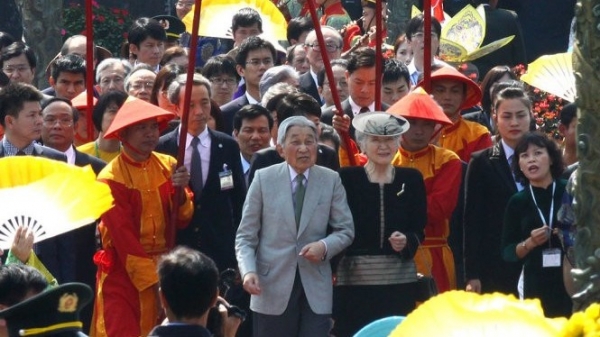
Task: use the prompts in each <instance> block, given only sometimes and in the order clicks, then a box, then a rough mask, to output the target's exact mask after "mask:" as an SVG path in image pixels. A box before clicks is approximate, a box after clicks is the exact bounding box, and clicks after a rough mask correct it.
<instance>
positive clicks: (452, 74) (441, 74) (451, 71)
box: [417, 67, 482, 110]
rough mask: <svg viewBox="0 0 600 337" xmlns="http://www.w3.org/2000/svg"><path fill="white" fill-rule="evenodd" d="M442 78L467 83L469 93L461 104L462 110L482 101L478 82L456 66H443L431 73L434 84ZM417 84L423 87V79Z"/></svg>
mask: <svg viewBox="0 0 600 337" xmlns="http://www.w3.org/2000/svg"><path fill="white" fill-rule="evenodd" d="M441 80H451V81H458V82H463V83H464V84H465V87H466V90H467V94H466V95H465V99H464V100H463V102H462V104H461V106H460V110H463V109H467V108H470V107H473V106H475V105H477V104H479V102H481V97H482V94H481V89H480V88H479V86H478V85H477V83H475V82H473V81H472V80H471V79H470V78H468V77H467V76H465V75H463V73H461V72H460V71H458V70H456V69H455V68H454V67H441V68H440V69H438V70H436V71H434V72H433V73H431V83H432V85H433V83H434V82H435V81H441ZM417 86H420V87H422V86H423V81H421V82H419V83H418V84H417Z"/></svg>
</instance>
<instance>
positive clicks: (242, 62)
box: [221, 36, 277, 136]
mask: <svg viewBox="0 0 600 337" xmlns="http://www.w3.org/2000/svg"><path fill="white" fill-rule="evenodd" d="M276 58H277V53H276V52H275V47H273V45H272V44H271V43H270V42H269V41H266V40H263V39H262V38H260V37H258V36H251V37H249V38H247V39H245V40H244V42H242V44H241V45H240V47H239V52H238V54H237V56H236V57H235V62H236V63H237V65H236V70H237V72H238V74H239V75H240V76H241V77H243V78H244V82H245V85H246V92H245V93H244V95H242V96H240V97H238V98H236V99H234V100H233V101H231V102H229V103H227V104H225V105H223V106H222V107H221V113H222V115H223V119H224V120H225V130H224V133H225V134H227V135H228V136H231V134H232V132H233V116H234V115H235V113H236V112H237V111H238V110H239V109H241V108H242V107H243V106H244V105H247V104H259V103H260V89H259V83H260V79H261V78H262V75H263V74H264V73H265V71H267V69H269V68H271V67H272V66H273V65H274V64H275V59H276Z"/></svg>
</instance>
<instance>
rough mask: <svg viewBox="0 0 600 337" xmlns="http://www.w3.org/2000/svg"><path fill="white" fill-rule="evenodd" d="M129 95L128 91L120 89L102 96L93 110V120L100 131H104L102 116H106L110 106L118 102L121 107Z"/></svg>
mask: <svg viewBox="0 0 600 337" xmlns="http://www.w3.org/2000/svg"><path fill="white" fill-rule="evenodd" d="M127 97H129V96H128V95H127V94H126V93H124V92H122V91H119V90H111V91H109V92H107V93H105V94H103V95H102V96H100V99H98V102H97V103H96V106H95V107H94V111H92V122H93V123H94V127H95V128H96V130H97V131H98V132H100V131H102V117H104V112H105V111H106V109H107V108H108V106H109V105H110V104H111V103H116V104H117V106H118V107H119V108H120V107H121V106H123V103H125V101H126V100H127Z"/></svg>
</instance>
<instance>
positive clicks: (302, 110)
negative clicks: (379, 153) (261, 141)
mask: <svg viewBox="0 0 600 337" xmlns="http://www.w3.org/2000/svg"><path fill="white" fill-rule="evenodd" d="M275 111H276V112H277V125H279V124H281V123H282V122H283V121H284V120H286V119H287V118H289V117H292V116H305V117H306V118H308V119H309V120H311V121H312V122H313V123H315V125H318V124H319V117H320V116H321V109H320V106H319V103H317V101H315V100H314V99H313V98H312V97H310V96H309V95H308V94H305V93H290V94H287V95H285V96H283V97H282V98H281V100H280V101H279V103H277V106H276V108H275ZM275 144H277V143H276V142H275ZM283 161H284V159H283V157H281V155H280V154H279V152H278V151H277V149H276V148H275V147H270V148H267V149H263V150H260V151H257V152H256V153H255V154H254V156H252V162H251V164H250V172H249V174H248V186H250V183H252V179H254V174H255V173H256V170H258V169H261V168H265V167H269V166H271V165H275V164H279V163H282V162H283ZM316 164H317V165H320V166H325V167H327V168H330V169H332V170H334V171H337V170H338V169H339V168H340V163H339V159H338V156H337V153H336V152H335V150H333V149H332V148H330V147H329V146H327V145H322V144H318V147H317V162H316Z"/></svg>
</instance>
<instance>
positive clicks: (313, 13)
mask: <svg viewBox="0 0 600 337" xmlns="http://www.w3.org/2000/svg"><path fill="white" fill-rule="evenodd" d="M306 3H307V4H308V9H309V10H310V17H311V19H312V22H313V25H314V27H315V33H316V35H317V41H318V42H319V46H320V48H319V50H320V52H321V58H322V59H323V67H324V68H325V75H326V76H327V81H328V82H329V86H330V88H331V97H332V98H333V103H334V104H335V108H336V110H337V112H336V114H337V115H338V116H340V117H343V116H344V110H343V109H342V103H341V101H340V95H339V94H338V92H337V87H336V86H335V85H331V84H332V83H335V78H334V77H333V70H332V69H331V62H330V61H329V55H327V49H326V48H325V46H326V43H325V39H324V38H323V32H321V23H320V22H319V17H318V16H317V8H316V7H315V3H314V1H313V0H307V1H306ZM340 136H341V137H342V139H343V140H344V143H346V151H347V152H348V160H349V161H350V165H352V166H356V158H355V157H354V156H355V155H356V153H354V151H353V150H352V149H351V147H350V143H351V141H350V135H349V134H348V132H343V133H342V134H341V135H340Z"/></svg>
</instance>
